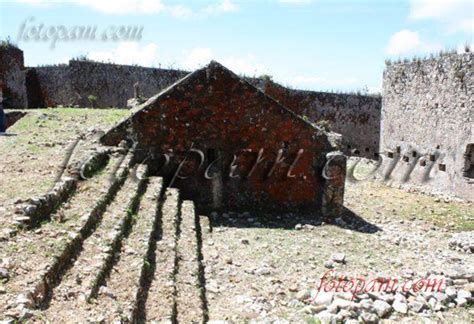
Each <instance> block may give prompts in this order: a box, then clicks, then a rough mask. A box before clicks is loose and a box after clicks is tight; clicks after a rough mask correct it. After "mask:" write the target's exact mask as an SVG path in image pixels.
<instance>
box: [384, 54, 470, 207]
mask: <svg viewBox="0 0 474 324" xmlns="http://www.w3.org/2000/svg"><path fill="white" fill-rule="evenodd" d="M473 73H474V70H473V54H472V53H464V54H447V55H442V56H439V57H436V58H431V59H426V60H415V61H413V62H408V63H397V64H388V65H387V66H386V68H385V71H384V77H383V104H382V107H383V108H382V126H381V129H382V136H381V139H382V140H381V148H382V149H383V150H386V151H387V156H384V163H383V168H382V170H383V174H382V176H383V177H384V179H385V180H386V181H388V182H389V183H396V184H402V185H403V186H407V187H416V188H419V189H422V190H423V191H428V192H435V193H446V192H447V193H451V194H454V195H456V196H460V197H462V198H465V199H468V200H474V179H473V178H474V176H473V171H474V166H473V164H474V161H473V157H474V132H473V127H474V105H473V100H474V98H473V91H474V82H473Z"/></svg>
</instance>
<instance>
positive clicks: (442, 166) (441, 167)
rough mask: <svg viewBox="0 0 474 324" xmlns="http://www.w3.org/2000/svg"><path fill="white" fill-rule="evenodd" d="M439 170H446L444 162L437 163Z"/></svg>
mask: <svg viewBox="0 0 474 324" xmlns="http://www.w3.org/2000/svg"><path fill="white" fill-rule="evenodd" d="M439 171H443V172H446V164H441V163H440V164H439Z"/></svg>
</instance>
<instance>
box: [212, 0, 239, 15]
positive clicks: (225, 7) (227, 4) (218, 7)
mask: <svg viewBox="0 0 474 324" xmlns="http://www.w3.org/2000/svg"><path fill="white" fill-rule="evenodd" d="M237 10H238V7H237V5H236V4H235V3H234V2H232V1H231V0H222V1H221V2H220V3H217V4H214V5H210V6H208V7H207V8H205V9H204V12H205V13H206V14H210V15H215V14H220V13H226V12H234V11H237Z"/></svg>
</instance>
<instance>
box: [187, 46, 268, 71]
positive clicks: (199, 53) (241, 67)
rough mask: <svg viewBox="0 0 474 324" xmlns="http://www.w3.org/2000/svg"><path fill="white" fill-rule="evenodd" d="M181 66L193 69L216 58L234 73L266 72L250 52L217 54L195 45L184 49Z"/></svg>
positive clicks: (263, 66)
mask: <svg viewBox="0 0 474 324" xmlns="http://www.w3.org/2000/svg"><path fill="white" fill-rule="evenodd" d="M183 54H184V59H183V61H182V66H183V68H184V69H187V70H195V69H198V68H200V67H203V66H204V65H206V64H208V63H209V62H210V61H211V60H216V61H218V62H219V63H221V64H223V65H224V66H225V67H227V68H229V69H230V70H232V71H233V72H235V73H239V74H245V75H248V76H254V75H261V74H265V73H268V69H267V68H266V67H265V65H264V64H262V63H260V62H259V61H258V60H257V58H256V57H255V56H254V55H252V54H247V55H244V56H218V55H216V54H215V53H214V52H213V51H212V49H210V48H205V47H196V48H193V49H192V50H190V51H184V52H183Z"/></svg>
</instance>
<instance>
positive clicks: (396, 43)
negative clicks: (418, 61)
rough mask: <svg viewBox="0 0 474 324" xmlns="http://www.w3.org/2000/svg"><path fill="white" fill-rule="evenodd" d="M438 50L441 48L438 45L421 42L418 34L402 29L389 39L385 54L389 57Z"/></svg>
mask: <svg viewBox="0 0 474 324" xmlns="http://www.w3.org/2000/svg"><path fill="white" fill-rule="evenodd" d="M440 48H441V46H439V45H436V44H429V43H427V42H423V41H422V40H421V39H420V35H419V34H418V32H414V31H411V30H408V29H404V30H401V31H399V32H396V33H395V34H393V35H392V36H391V37H390V40H389V42H388V46H387V48H386V53H387V54H389V55H403V54H412V53H420V52H423V53H426V52H433V51H436V50H439V49H440Z"/></svg>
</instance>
